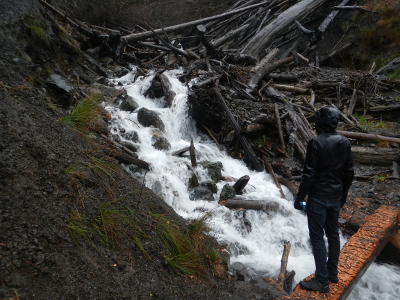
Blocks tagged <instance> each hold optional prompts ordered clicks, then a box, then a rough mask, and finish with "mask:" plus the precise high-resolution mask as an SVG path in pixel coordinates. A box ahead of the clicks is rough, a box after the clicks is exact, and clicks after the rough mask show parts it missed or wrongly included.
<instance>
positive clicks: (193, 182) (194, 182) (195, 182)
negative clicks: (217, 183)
mask: <svg viewBox="0 0 400 300" xmlns="http://www.w3.org/2000/svg"><path fill="white" fill-rule="evenodd" d="M198 186H199V179H198V178H197V176H196V174H192V176H191V177H190V178H189V186H188V187H189V189H194V188H195V187H198Z"/></svg>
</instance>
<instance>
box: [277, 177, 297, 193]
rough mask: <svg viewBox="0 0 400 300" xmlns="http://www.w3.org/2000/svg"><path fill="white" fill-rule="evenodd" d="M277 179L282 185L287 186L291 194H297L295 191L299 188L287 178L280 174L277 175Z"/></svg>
mask: <svg viewBox="0 0 400 300" xmlns="http://www.w3.org/2000/svg"><path fill="white" fill-rule="evenodd" d="M299 177H300V179H301V176H299ZM277 179H278V181H279V183H280V184H282V185H284V186H286V187H287V188H288V190H289V191H290V192H291V193H292V194H293V196H296V195H297V192H298V190H299V189H298V187H297V185H295V184H294V183H293V182H291V181H290V180H289V179H286V178H284V177H282V176H278V177H277Z"/></svg>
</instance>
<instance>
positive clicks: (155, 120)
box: [137, 107, 165, 131]
mask: <svg viewBox="0 0 400 300" xmlns="http://www.w3.org/2000/svg"><path fill="white" fill-rule="evenodd" d="M137 118H138V121H139V123H140V124H142V125H143V126H145V127H150V126H154V127H156V128H158V129H160V130H161V131H164V127H165V126H164V123H163V121H162V120H161V119H160V117H159V116H158V114H157V113H156V112H154V111H152V110H149V109H147V108H145V107H142V108H141V109H139V111H138V115H137Z"/></svg>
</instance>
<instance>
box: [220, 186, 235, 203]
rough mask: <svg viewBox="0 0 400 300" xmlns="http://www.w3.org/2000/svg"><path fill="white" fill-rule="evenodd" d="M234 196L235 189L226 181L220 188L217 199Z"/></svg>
mask: <svg viewBox="0 0 400 300" xmlns="http://www.w3.org/2000/svg"><path fill="white" fill-rule="evenodd" d="M235 196H236V191H235V189H234V187H233V186H231V185H229V184H228V183H227V184H225V185H224V187H223V188H222V191H221V194H220V196H219V199H220V200H226V199H233V198H234V197H235Z"/></svg>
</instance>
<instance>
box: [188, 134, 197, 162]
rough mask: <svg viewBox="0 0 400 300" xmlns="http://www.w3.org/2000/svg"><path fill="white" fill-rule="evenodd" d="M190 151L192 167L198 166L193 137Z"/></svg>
mask: <svg viewBox="0 0 400 300" xmlns="http://www.w3.org/2000/svg"><path fill="white" fill-rule="evenodd" d="M189 152H190V161H191V163H192V167H193V168H197V160H196V152H195V148H194V143H193V139H191V141H190V147H189Z"/></svg>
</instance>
